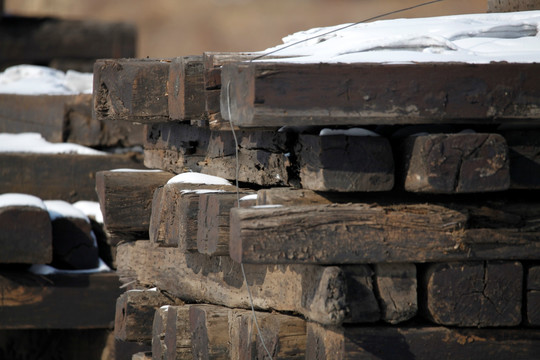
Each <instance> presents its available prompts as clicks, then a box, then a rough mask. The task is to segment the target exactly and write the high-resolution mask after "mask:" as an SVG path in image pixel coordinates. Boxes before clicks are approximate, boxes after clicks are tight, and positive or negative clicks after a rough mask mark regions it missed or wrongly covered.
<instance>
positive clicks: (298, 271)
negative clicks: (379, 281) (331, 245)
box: [117, 241, 356, 324]
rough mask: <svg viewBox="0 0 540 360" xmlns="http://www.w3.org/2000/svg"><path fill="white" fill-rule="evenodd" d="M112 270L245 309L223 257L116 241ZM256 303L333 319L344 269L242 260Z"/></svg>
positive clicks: (342, 308) (339, 314)
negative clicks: (116, 250) (115, 265)
mask: <svg viewBox="0 0 540 360" xmlns="http://www.w3.org/2000/svg"><path fill="white" fill-rule="evenodd" d="M117 262H118V270H117V271H118V273H119V275H120V279H121V280H122V281H123V282H124V283H130V282H134V281H135V282H138V283H140V284H145V285H151V286H157V287H159V289H161V290H164V291H167V292H168V293H170V294H172V295H174V296H176V297H179V298H181V299H183V300H184V301H186V302H194V301H195V302H206V303H213V304H217V305H224V306H227V307H231V308H233V307H234V308H243V309H249V308H250V303H249V299H248V297H247V296H246V294H247V290H246V286H245V283H244V279H243V276H242V271H241V268H240V264H238V263H236V262H234V261H232V260H231V259H230V258H228V257H225V256H223V257H209V256H206V255H203V254H198V253H192V254H185V253H183V252H181V251H180V249H178V248H163V247H156V246H154V245H153V244H152V243H151V242H149V241H136V242H128V243H122V244H120V245H119V246H118V255H117ZM244 269H245V272H246V275H247V278H248V284H249V285H250V290H251V293H252V296H253V302H254V305H255V308H257V309H265V310H268V309H275V310H277V311H287V312H295V313H299V314H302V315H303V316H305V317H306V318H308V319H312V320H313V321H318V322H321V323H325V324H339V323H341V322H343V320H344V319H345V317H346V315H347V313H348V308H350V307H353V306H356V305H355V304H347V299H346V292H347V283H346V277H345V273H344V271H343V270H342V269H340V268H339V267H333V266H331V267H319V266H311V265H287V266H282V265H271V266H265V265H262V266H261V265H244Z"/></svg>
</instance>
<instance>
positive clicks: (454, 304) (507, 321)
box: [422, 261, 523, 327]
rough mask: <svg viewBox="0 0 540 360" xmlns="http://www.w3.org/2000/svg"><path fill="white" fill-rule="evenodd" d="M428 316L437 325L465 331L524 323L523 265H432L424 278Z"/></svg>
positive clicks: (425, 306) (455, 263)
mask: <svg viewBox="0 0 540 360" xmlns="http://www.w3.org/2000/svg"><path fill="white" fill-rule="evenodd" d="M422 281H423V285H422V286H423V290H422V293H423V294H424V298H423V299H422V301H423V308H424V311H425V315H426V316H428V318H429V319H431V320H432V321H434V322H435V323H437V324H441V325H448V326H462V327H495V326H517V325H519V324H520V323H521V320H522V317H521V309H522V292H523V266H522V265H521V263H520V262H508V261H493V262H490V261H487V262H453V263H447V264H433V265H430V266H429V267H428V268H427V270H426V272H425V273H424V274H423V276H422Z"/></svg>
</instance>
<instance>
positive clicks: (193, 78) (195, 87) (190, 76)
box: [167, 56, 207, 121]
mask: <svg viewBox="0 0 540 360" xmlns="http://www.w3.org/2000/svg"><path fill="white" fill-rule="evenodd" d="M204 90H205V88H204V76H203V57H202V56H183V57H177V58H174V59H172V61H171V66H170V70H169V79H168V81H167V94H168V101H169V105H168V106H169V117H170V118H171V120H179V121H186V120H187V121H189V120H206V118H207V116H206V99H205V91H204Z"/></svg>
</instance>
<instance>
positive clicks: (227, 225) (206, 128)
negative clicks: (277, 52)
mask: <svg viewBox="0 0 540 360" xmlns="http://www.w3.org/2000/svg"><path fill="white" fill-rule="evenodd" d="M254 56H255V55H253V54H240V53H233V54H231V53H204V54H203V55H202V56H187V57H179V58H174V59H165V60H155V59H124V60H100V61H98V62H97V63H96V64H95V67H94V111H95V116H96V117H97V118H98V119H109V120H110V119H116V120H119V121H131V122H138V123H143V124H145V129H146V130H145V131H146V139H145V144H144V156H145V165H146V167H148V168H150V169H159V170H161V171H143V172H136V171H116V172H109V171H104V172H99V173H98V175H97V191H98V196H99V198H100V203H101V207H102V211H103V213H104V221H105V226H106V227H107V229H108V231H109V232H110V233H112V234H114V235H115V236H117V237H118V238H119V239H123V240H124V242H123V243H122V244H121V245H119V247H118V253H117V258H116V260H117V266H118V272H119V274H120V277H121V281H122V282H123V283H124V287H125V289H126V290H127V291H126V292H125V293H124V294H123V295H122V296H121V297H120V298H119V299H118V302H117V310H116V322H115V333H116V336H117V338H118V339H121V340H123V341H139V342H142V343H147V344H148V345H149V344H150V343H151V349H152V351H151V354H150V353H139V354H136V355H135V356H134V358H145V357H147V358H150V357H151V358H153V359H191V358H216V359H217V358H220V359H221V358H233V359H237V358H242V359H248V358H263V357H265V356H267V353H266V352H267V350H268V352H269V353H270V354H271V355H272V357H273V358H274V359H300V358H306V359H352V358H370V359H371V358H373V359H389V358H407V359H409V358H410V359H412V358H418V359H434V358H437V359H443V358H452V359H469V358H473V357H480V358H491V359H504V358H509V357H515V358H534V357H535V356H537V355H538V353H539V351H540V331H539V330H538V329H537V328H536V327H537V326H538V325H540V266H539V262H538V260H540V241H539V240H540V233H539V232H538V226H540V225H539V224H540V223H539V219H540V218H539V217H540V203H538V201H537V200H535V196H533V195H534V194H535V193H536V192H537V191H538V188H539V186H540V181H539V179H540V176H539V174H540V158H539V157H538V153H539V150H540V133H539V131H538V130H537V129H535V126H536V125H537V124H538V119H539V113H538V106H539V105H540V89H539V88H538V85H537V81H536V80H534V79H538V75H539V69H540V67H539V66H538V64H534V63H532V64H527V63H525V64H524V63H489V64H466V63H426V64H394V65H389V64H291V63H287V62H271V61H265V62H257V61H253V62H251V61H249V60H250V59H252V58H253V57H254ZM229 120H232V128H233V129H234V131H235V132H234V134H233V132H232V131H231V130H232V129H231V122H229ZM360 127H362V128H360ZM235 136H236V138H237V141H238V147H236V146H235V139H234V137H235ZM237 158H238V167H237V162H236V159H237ZM189 171H192V172H189ZM175 174H179V175H176V176H175ZM205 175H211V176H205ZM224 179H227V180H229V182H227V181H225V180H224ZM235 180H238V182H239V189H238V194H237V188H236V186H234V183H235ZM241 263H242V264H244V265H243V269H244V270H245V275H246V278H247V284H246V281H245V280H244V277H243V274H242V272H243V271H242V270H243V269H242V267H241V265H240V264H241ZM247 285H249V289H248V286H247ZM248 290H249V291H248ZM251 303H252V304H253V306H254V308H255V310H256V311H255V314H256V319H257V324H258V327H259V329H260V332H259V331H258V330H257V326H256V324H255V322H254V319H253V314H252V312H251V310H250V307H251ZM263 342H264V344H263ZM265 347H266V349H267V350H266V349H265Z"/></svg>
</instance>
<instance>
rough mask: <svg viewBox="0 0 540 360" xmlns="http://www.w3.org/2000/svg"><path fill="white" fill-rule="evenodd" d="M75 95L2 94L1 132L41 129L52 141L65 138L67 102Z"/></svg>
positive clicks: (0, 97) (0, 103)
mask: <svg viewBox="0 0 540 360" xmlns="http://www.w3.org/2000/svg"><path fill="white" fill-rule="evenodd" d="M83 96H84V95H83ZM74 97H75V95H41V96H39V95H17V94H0V120H1V121H0V132H9V133H22V132H38V133H40V134H42V136H43V137H44V138H45V139H47V140H48V141H51V142H62V141H64V121H65V118H66V115H67V114H66V103H67V102H68V101H70V100H71V99H73V98H74Z"/></svg>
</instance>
